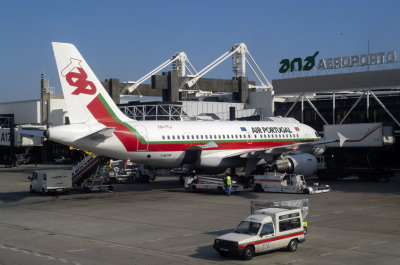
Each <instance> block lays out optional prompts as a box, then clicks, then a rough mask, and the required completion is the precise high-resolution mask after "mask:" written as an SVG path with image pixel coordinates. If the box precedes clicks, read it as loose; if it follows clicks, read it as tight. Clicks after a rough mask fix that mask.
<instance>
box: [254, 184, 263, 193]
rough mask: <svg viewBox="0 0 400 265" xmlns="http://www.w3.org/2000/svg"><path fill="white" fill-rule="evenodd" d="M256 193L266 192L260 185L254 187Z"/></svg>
mask: <svg viewBox="0 0 400 265" xmlns="http://www.w3.org/2000/svg"><path fill="white" fill-rule="evenodd" d="M254 191H255V192H263V191H264V190H263V188H262V187H261V185H260V184H256V186H255V187H254Z"/></svg>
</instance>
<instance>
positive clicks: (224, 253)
mask: <svg viewBox="0 0 400 265" xmlns="http://www.w3.org/2000/svg"><path fill="white" fill-rule="evenodd" d="M218 253H219V254H220V255H221V256H222V257H226V256H228V253H227V252H224V251H218Z"/></svg>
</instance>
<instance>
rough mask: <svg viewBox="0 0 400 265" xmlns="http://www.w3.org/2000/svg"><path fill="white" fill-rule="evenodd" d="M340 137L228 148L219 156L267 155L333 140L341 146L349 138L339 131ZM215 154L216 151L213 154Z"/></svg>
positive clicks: (245, 156)
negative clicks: (267, 145)
mask: <svg viewBox="0 0 400 265" xmlns="http://www.w3.org/2000/svg"><path fill="white" fill-rule="evenodd" d="M338 136H339V139H327V140H320V141H315V142H301V143H292V144H287V145H281V146H276V147H271V148H258V149H244V150H227V151H221V152H218V156H219V157H224V158H225V157H226V158H228V157H235V156H237V157H240V158H248V157H263V156H265V155H280V154H282V153H286V152H290V151H296V150H297V149H298V148H299V147H302V146H303V147H305V146H309V147H314V146H316V145H322V144H328V143H333V142H340V146H342V145H343V143H344V142H345V141H346V140H347V139H348V138H346V137H344V136H343V135H342V134H340V133H339V132H338ZM213 155H214V156H215V153H214V154H213Z"/></svg>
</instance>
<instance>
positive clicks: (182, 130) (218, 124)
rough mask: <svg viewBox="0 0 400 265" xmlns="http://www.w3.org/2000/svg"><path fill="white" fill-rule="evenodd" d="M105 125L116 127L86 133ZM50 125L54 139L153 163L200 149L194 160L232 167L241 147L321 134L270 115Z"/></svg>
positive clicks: (165, 163)
mask: <svg viewBox="0 0 400 265" xmlns="http://www.w3.org/2000/svg"><path fill="white" fill-rule="evenodd" d="M102 126H103V127H104V128H106V126H107V127H108V128H110V127H111V128H115V129H114V131H113V132H112V134H111V136H104V139H100V138H99V136H96V137H95V138H93V139H92V138H90V137H86V138H84V139H82V136H83V135H88V134H90V132H92V131H93V132H95V131H98V130H101V129H102ZM49 131H50V139H51V140H53V141H55V142H60V143H63V144H71V143H72V145H73V146H74V147H77V148H82V149H85V150H89V151H92V152H95V153H97V154H102V155H105V156H108V157H112V158H118V159H130V160H132V161H137V162H139V163H143V164H145V165H149V166H154V167H178V166H180V165H182V164H185V161H184V160H185V155H186V154H187V153H188V152H187V151H189V152H190V151H193V152H201V160H199V161H191V162H193V163H197V164H201V165H202V166H205V167H232V166H236V165H237V163H239V162H238V160H237V159H228V158H227V157H229V156H230V155H231V154H232V155H233V154H236V153H237V152H241V151H246V150H258V149H268V148H274V147H278V146H284V145H288V144H293V143H300V142H311V141H317V140H319V137H318V135H317V134H316V132H315V130H313V129H312V128H311V127H309V126H307V125H304V124H301V123H296V122H294V123H287V122H270V121H266V122H260V121H257V122H252V121H131V122H117V121H114V122H111V121H108V122H104V121H103V123H102V124H99V123H97V124H93V125H90V124H73V125H64V126H58V127H53V128H50V130H49ZM213 154H215V155H213ZM221 154H223V155H221ZM186 159H188V158H187V155H186ZM186 162H187V161H186ZM231 163H234V165H231ZM237 166H242V165H237Z"/></svg>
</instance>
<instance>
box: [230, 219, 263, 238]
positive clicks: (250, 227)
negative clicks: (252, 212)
mask: <svg viewBox="0 0 400 265" xmlns="http://www.w3.org/2000/svg"><path fill="white" fill-rule="evenodd" d="M260 227H261V224H260V223H255V222H249V221H242V222H241V223H240V224H239V225H238V226H237V227H236V228H235V230H233V232H234V233H238V234H249V235H257V234H258V231H259V230H260Z"/></svg>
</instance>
